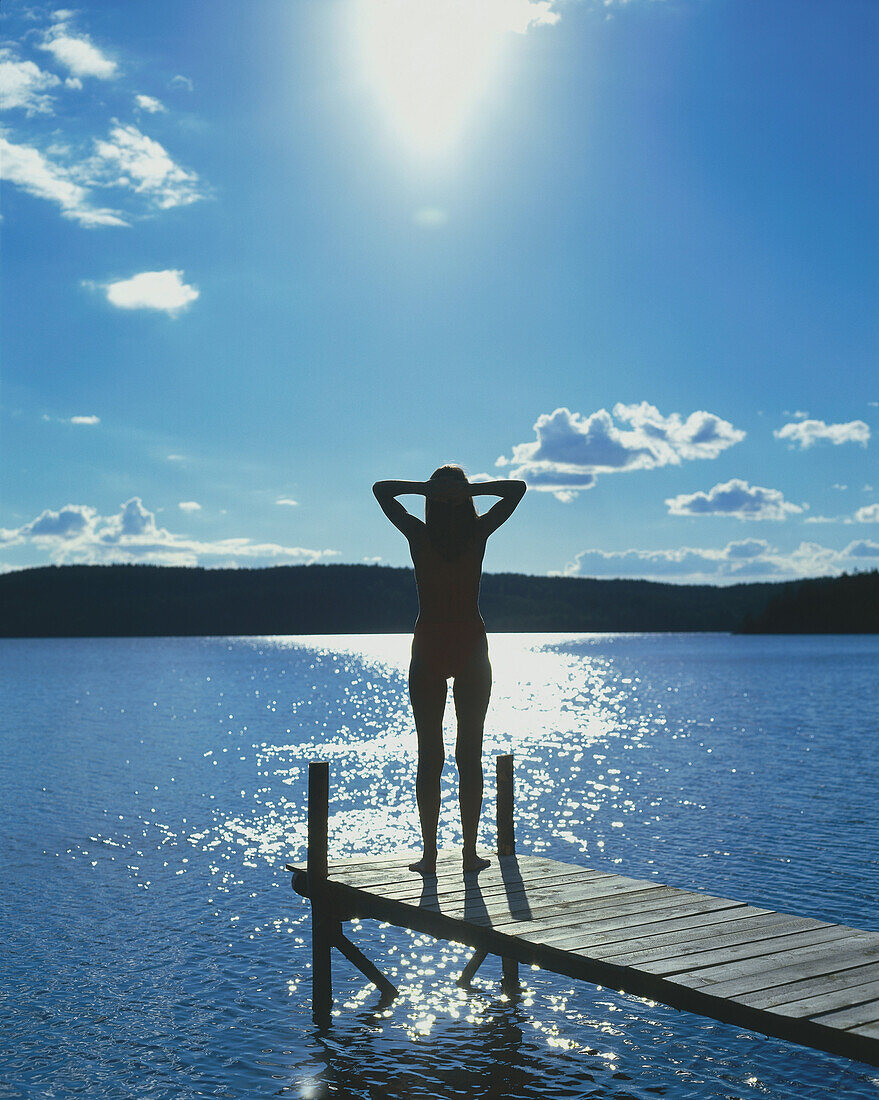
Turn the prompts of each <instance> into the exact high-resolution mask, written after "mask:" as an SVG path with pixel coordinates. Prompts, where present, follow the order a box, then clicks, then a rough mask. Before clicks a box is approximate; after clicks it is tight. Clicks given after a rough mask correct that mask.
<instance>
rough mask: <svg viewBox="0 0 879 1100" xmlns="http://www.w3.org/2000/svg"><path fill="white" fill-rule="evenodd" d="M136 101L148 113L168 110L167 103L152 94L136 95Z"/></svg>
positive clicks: (152, 113)
mask: <svg viewBox="0 0 879 1100" xmlns="http://www.w3.org/2000/svg"><path fill="white" fill-rule="evenodd" d="M134 102H135V103H136V105H137V106H138V107H139V108H140V109H141V110H142V111H146V112H147V113H148V114H151V115H156V114H160V113H161V112H162V111H165V110H166V107H165V104H164V103H162V101H161V100H160V99H156V98H155V96H151V95H136V96H135V97H134Z"/></svg>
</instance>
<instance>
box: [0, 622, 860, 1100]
mask: <svg viewBox="0 0 879 1100" xmlns="http://www.w3.org/2000/svg"><path fill="white" fill-rule="evenodd" d="M408 645H409V640H408V638H406V637H404V636H381V635H378V636H372V637H368V636H367V637H356V638H354V637H348V638H338V637H327V638H260V639H106V640H103V639H102V640H77V641H67V640H49V641H37V640H34V641H26V642H24V641H19V642H14V641H4V642H2V643H0V667H2V674H3V680H4V683H6V684H9V685H12V688H11V689H10V691H9V692H8V693H7V699H6V705H5V710H4V717H5V719H6V721H5V723H4V728H5V732H4V733H3V735H2V736H3V744H2V752H3V759H4V763H5V767H4V770H3V772H2V775H0V796H2V798H3V802H4V805H5V807H6V811H7V816H8V820H9V821H11V822H12V823H13V824H12V828H11V835H10V837H9V839H8V842H7V843H6V845H5V851H4V853H3V858H4V881H5V886H6V889H5V890H4V892H3V894H2V896H0V918H2V919H3V924H4V928H5V929H6V930H7V949H6V951H5V953H4V956H3V961H2V963H0V966H2V977H3V981H2V983H0V985H2V989H3V992H2V994H0V1001H2V1020H3V1028H4V1033H5V1039H4V1048H5V1054H4V1059H3V1062H2V1068H0V1095H10V1096H15V1095H22V1094H23V1095H26V1096H43V1095H46V1096H48V1095H57V1096H77V1095H81V1096H96V1095H100V1096H102V1097H103V1096H131V1095H137V1096H144V1097H164V1096H167V1097H196V1096H206V1095H211V1096H235V1097H237V1096H243V1095H247V1096H257V1095H291V1096H297V1097H298V1096H302V1097H307V1096H314V1097H317V1096H324V1095H333V1096H341V1097H348V1096H351V1097H360V1096H362V1097H375V1096H382V1097H397V1096H399V1097H410V1096H419V1097H420V1096H424V1097H432V1096H435V1097H450V1096H462V1097H470V1096H498V1097H501V1096H510V1097H525V1098H528V1097H535V1098H541V1100H546V1098H549V1097H553V1098H555V1097H569V1096H570V1097H592V1096H595V1097H597V1096H601V1097H615V1098H617V1100H622V1098H625V1097H648V1096H668V1097H673V1098H678V1097H699V1098H706V1097H712V1098H713V1097H727V1096H728V1097H745V1096H749V1097H750V1096H754V1095H763V1096H770V1097H791V1098H792V1097H798V1098H800V1097H810V1096H815V1097H819V1096H822V1097H823V1096H843V1095H844V1096H846V1097H849V1096H851V1097H868V1096H869V1097H873V1096H876V1095H877V1094H879V1081H877V1075H876V1073H875V1071H871V1070H869V1069H867V1068H866V1067H863V1066H858V1065H857V1064H855V1063H850V1062H846V1061H844V1060H841V1059H833V1058H830V1057H829V1056H825V1055H822V1054H819V1053H816V1052H811V1051H806V1050H801V1049H798V1048H795V1047H791V1046H789V1045H787V1044H783V1043H778V1042H775V1041H773V1040H768V1039H764V1038H761V1037H760V1036H757V1035H754V1034H751V1033H747V1032H742V1031H739V1030H738V1029H735V1028H730V1027H726V1026H724V1025H720V1024H716V1023H712V1022H711V1021H707V1020H703V1019H701V1018H698V1017H694V1016H689V1015H686V1014H679V1013H675V1012H673V1011H672V1010H670V1009H667V1008H664V1007H663V1006H661V1005H653V1004H651V1003H649V1002H646V1001H642V1000H638V999H636V998H632V997H627V996H623V995H620V994H617V993H613V992H609V991H607V990H603V989H596V988H594V987H591V986H588V985H586V984H585V983H574V982H570V981H568V980H566V979H563V978H559V977H557V976H554V975H550V974H546V973H544V972H541V971H535V970H528V969H523V972H522V973H523V999H522V1002H521V1003H520V1004H517V1005H513V1004H510V1003H508V1002H506V1001H505V1000H504V999H503V998H502V997H501V996H500V994H499V964H498V963H497V962H496V961H492V960H489V961H488V962H486V964H485V965H484V966H483V968H482V969H481V970H480V971H479V974H478V975H477V978H476V980H475V982H474V991H473V992H472V993H468V994H465V993H463V992H462V991H461V990H459V989H458V988H457V986H456V985H455V982H454V979H455V977H456V975H457V973H459V972H460V969H461V968H462V967H463V965H464V962H465V961H466V957H467V952H466V950H465V949H464V948H462V947H460V946H458V945H455V944H447V943H439V944H438V943H435V942H434V941H432V940H430V939H429V938H427V937H424V936H419V935H416V934H415V933H412V932H408V931H405V930H399V929H394V928H390V927H387V926H381V925H377V924H375V923H373V922H364V923H363V924H362V925H361V926H359V927H357V928H356V931H355V933H354V935H355V938H356V939H357V941H358V942H359V943H360V944H361V945H362V946H363V947H364V949H365V950H366V951H367V953H368V954H370V956H371V957H373V958H375V959H376V961H377V962H378V963H379V964H380V965H381V967H382V969H383V970H385V971H386V972H387V973H388V975H389V976H390V977H391V979H392V980H393V981H394V982H395V984H397V985H398V986H399V987H400V990H401V995H400V997H399V998H398V999H397V1001H395V1002H394V1004H393V1005H391V1006H390V1007H389V1008H388V1009H386V1010H384V1011H381V1012H377V1011H376V1010H375V1005H376V997H375V994H374V992H373V991H372V989H371V988H370V987H368V986H367V985H366V984H365V983H364V981H363V979H362V978H361V977H360V975H359V974H357V973H356V972H355V971H352V970H351V969H350V968H349V967H348V966H347V964H344V963H340V964H339V965H338V966H337V967H336V974H335V983H336V993H337V1012H336V1023H335V1026H334V1029H333V1033H332V1035H331V1036H329V1037H325V1038H323V1039H321V1038H320V1037H319V1036H318V1035H317V1034H316V1033H315V1032H314V1030H313V1028H312V1026H311V1023H310V1018H309V1012H308V994H309V959H310V928H309V918H308V912H307V907H306V906H305V905H304V904H303V903H302V901H301V899H299V898H298V897H296V896H295V895H292V894H291V892H290V889H289V878H288V876H286V875H285V874H284V873H283V870H282V868H283V864H284V862H285V861H286V860H287V859H288V858H290V857H291V856H294V855H301V854H302V852H303V851H304V847H305V835H306V831H305V788H306V777H307V765H308V762H309V760H311V759H314V758H316V757H320V758H322V759H328V760H329V761H330V763H331V774H332V815H331V821H330V834H331V844H332V849H333V854H335V855H340V856H341V855H349V854H370V853H382V852H386V851H388V850H393V849H398V848H412V847H415V846H416V842H417V821H416V816H415V813H414V790H413V778H414V764H415V739H414V731H413V727H412V721H411V717H410V713H409V707H408V700H407V695H406V662H407V656H408ZM491 645H492V660H493V664H494V670H495V687H494V695H493V701H492V707H491V711H490V715H489V721H488V725H487V729H486V754H487V756H488V755H492V754H495V753H498V752H507V751H510V750H511V749H512V750H513V751H514V753H515V755H516V783H517V787H516V795H517V808H516V819H517V820H516V824H517V836H518V842H519V845H520V847H521V849H522V850H525V851H533V852H544V853H547V854H550V855H552V856H554V857H556V858H560V859H567V860H570V861H575V862H576V861H579V862H586V863H590V864H592V865H595V866H600V867H604V868H607V869H611V870H613V869H618V870H624V872H625V873H626V874H629V875H633V876H635V877H643V878H649V877H658V878H659V879H660V880H662V881H667V882H672V883H674V884H675V885H678V886H681V887H685V888H692V889H704V890H710V891H711V892H714V893H724V894H732V895H738V896H742V897H743V898H747V899H748V900H750V901H752V902H755V903H759V904H765V905H767V906H770V907H777V908H781V909H786V910H790V911H794V912H804V913H809V914H810V915H814V916H820V917H823V918H825V919H830V920H838V921H842V922H845V923H851V924H855V925H860V926H862V927H869V928H879V913H877V911H876V905H875V899H876V897H877V896H879V863H877V858H876V856H875V853H876V852H877V850H879V845H877V840H879V836H877V832H879V823H877V814H876V811H875V806H874V795H873V792H875V790H876V789H877V780H879V774H877V773H879V763H877V762H876V760H875V757H874V756H871V754H869V753H865V752H864V751H863V736H864V731H865V730H869V729H871V728H872V727H871V722H873V721H874V719H875V713H876V702H877V698H876V697H877V687H876V682H875V676H874V670H875V662H876V657H877V655H879V642H877V641H876V640H875V639H871V638H862V639H844V638H843V639H840V638H837V639H832V638H825V639H796V638H793V639H791V638H788V639H761V638H748V639H744V638H728V637H718V636H705V635H703V636H692V635H691V636H684V635H672V636H668V635H666V636H655V635H654V636H651V635H642V636H635V635H619V636H602V635H591V636H584V635H564V636H562V635H557V636H546V635H499V636H494V637H492V640H491ZM450 717H451V708H450ZM448 733H449V736H450V740H451V737H452V729H451V725H450V727H449V730H448ZM455 789H456V776H455V771H454V762H453V760H451V759H450V761H449V764H448V766H447V769H446V773H445V775H444V780H443V814H442V819H441V823H440V840H441V843H443V844H446V845H455V844H459V843H460V827H459V824H458V821H457V812H456V802H455ZM486 797H487V800H488V805H489V806H490V805H491V804H492V803H493V799H494V792H493V781H492V777H491V774H490V771H489V776H488V783H487V789H486ZM490 818H491V814H490V813H486V820H485V822H484V825H483V830H482V838H483V841H484V842H485V843H486V845H489V846H490V845H491V844H492V843H493V841H494V836H493V824H492V822H491V820H490Z"/></svg>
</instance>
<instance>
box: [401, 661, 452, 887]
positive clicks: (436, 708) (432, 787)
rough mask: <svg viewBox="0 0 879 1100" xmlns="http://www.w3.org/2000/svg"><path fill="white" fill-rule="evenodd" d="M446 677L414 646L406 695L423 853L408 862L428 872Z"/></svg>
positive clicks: (436, 815) (439, 772)
mask: <svg viewBox="0 0 879 1100" xmlns="http://www.w3.org/2000/svg"><path fill="white" fill-rule="evenodd" d="M446 687H447V685H446V681H445V680H444V679H443V677H442V675H441V674H438V673H437V672H436V671H435V670H431V668H430V666H429V665H428V663H427V662H426V661H425V660H424V659H423V657H421V656H420V655H419V654H418V651H417V646H413V652H412V662H411V664H410V665H409V698H410V700H411V702H412V713H413V715H414V716H415V730H416V733H417V734H418V774H417V777H416V780H415V795H416V798H417V800H418V817H419V819H420V821H421V839H422V842H423V844H424V856H423V857H422V858H421V859H420V860H418V862H417V863H412V864H410V867H409V869H410V870H411V871H420V872H422V873H427V874H431V873H433V872H434V871H435V870H436V830H437V823H438V821H439V811H440V778H441V776H442V771H443V763H444V762H445V750H444V749H443V712H444V711H445V709H446Z"/></svg>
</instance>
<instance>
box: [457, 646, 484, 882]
mask: <svg viewBox="0 0 879 1100" xmlns="http://www.w3.org/2000/svg"><path fill="white" fill-rule="evenodd" d="M490 696H491V665H490V664H489V661H488V644H487V642H485V641H482V642H481V644H479V645H478V646H477V648H476V650H475V651H474V653H473V656H472V657H471V658H470V660H469V661H468V662H467V664H466V666H465V667H464V668H463V669H462V670H461V673H460V675H458V676H456V677H455V713H456V714H457V716H458V739H457V742H456V744H455V759H456V761H457V763H458V776H459V780H458V781H459V788H458V798H459V800H460V803H461V830H462V832H463V834H464V853H463V854H464V870H465V871H478V870H480V869H481V868H482V867H487V866H488V860H487V859H480V858H479V856H477V854H476V834H477V832H478V830H479V815H480V813H481V812H482V732H483V728H484V726H485V713H486V711H487V710H488V700H489V697H490Z"/></svg>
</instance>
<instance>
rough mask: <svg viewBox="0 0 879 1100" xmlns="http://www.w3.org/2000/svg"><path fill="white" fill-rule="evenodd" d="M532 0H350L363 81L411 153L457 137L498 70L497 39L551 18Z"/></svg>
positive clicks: (446, 145) (445, 147)
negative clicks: (352, 4) (353, 0)
mask: <svg viewBox="0 0 879 1100" xmlns="http://www.w3.org/2000/svg"><path fill="white" fill-rule="evenodd" d="M550 7H551V5H550V4H549V3H548V2H537V3H535V2H534V0H478V2H473V0H470V2H465V0H356V3H355V20H354V30H355V36H356V44H357V50H358V53H359V55H360V63H361V66H362V69H363V73H364V76H365V79H366V82H367V84H368V86H369V87H370V89H371V90H372V92H373V94H374V95H375V96H376V98H377V99H378V101H379V104H380V106H381V108H382V111H383V113H384V115H385V118H386V119H387V122H388V124H389V126H390V127H391V129H392V130H393V131H394V132H395V133H396V135H397V137H398V139H399V140H401V141H402V142H403V144H404V145H405V146H406V147H407V148H408V149H409V150H410V151H412V152H413V153H415V154H417V155H420V156H424V157H435V156H442V155H444V154H446V153H448V152H450V151H451V150H452V149H453V148H454V147H455V146H456V145H457V144H458V142H459V141H460V138H461V136H462V133H463V131H464V129H465V127H466V125H467V124H468V122H470V121H471V119H472V117H473V115H474V113H475V111H476V109H477V108H478V106H479V104H480V102H481V101H482V100H483V99H484V97H485V95H486V93H487V92H488V91H489V89H490V88H491V87H492V85H493V83H494V82H495V81H496V79H497V77H498V70H499V67H500V60H501V54H502V50H503V45H504V40H505V39H506V38H508V37H509V34H510V32H518V33H524V32H525V31H526V30H527V29H528V28H529V27H530V26H532V25H534V24H537V23H552V22H555V20H556V19H557V16H556V15H555V14H554V13H553V12H552V11H551V10H550Z"/></svg>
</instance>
